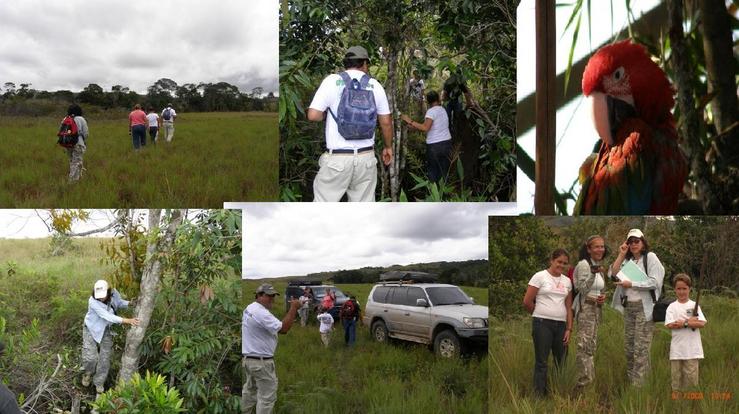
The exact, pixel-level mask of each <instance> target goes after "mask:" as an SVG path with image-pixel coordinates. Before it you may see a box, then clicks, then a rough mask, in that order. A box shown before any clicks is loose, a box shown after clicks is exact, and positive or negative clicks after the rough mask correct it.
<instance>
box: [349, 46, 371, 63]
mask: <svg viewBox="0 0 739 414" xmlns="http://www.w3.org/2000/svg"><path fill="white" fill-rule="evenodd" d="M344 58H346V59H367V60H369V54H368V53H367V49H365V48H363V47H362V46H352V47H350V48H349V49H347V50H346V55H344Z"/></svg>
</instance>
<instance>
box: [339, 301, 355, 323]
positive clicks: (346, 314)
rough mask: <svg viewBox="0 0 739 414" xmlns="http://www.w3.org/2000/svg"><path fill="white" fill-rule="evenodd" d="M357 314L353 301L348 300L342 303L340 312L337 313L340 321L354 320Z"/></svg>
mask: <svg viewBox="0 0 739 414" xmlns="http://www.w3.org/2000/svg"><path fill="white" fill-rule="evenodd" d="M356 313H357V307H356V306H355V305H354V301H353V300H351V299H349V300H347V301H346V302H344V304H343V305H341V311H339V316H341V319H354V317H355V316H356Z"/></svg>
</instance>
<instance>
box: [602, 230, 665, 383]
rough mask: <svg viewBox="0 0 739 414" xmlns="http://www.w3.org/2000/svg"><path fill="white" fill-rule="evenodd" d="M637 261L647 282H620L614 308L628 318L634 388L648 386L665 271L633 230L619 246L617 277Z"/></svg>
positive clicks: (629, 370) (626, 331) (627, 348)
mask: <svg viewBox="0 0 739 414" xmlns="http://www.w3.org/2000/svg"><path fill="white" fill-rule="evenodd" d="M629 261H631V262H633V263H634V264H635V265H636V266H637V267H638V268H639V269H640V270H641V271H642V273H644V275H645V276H646V281H635V282H632V281H630V280H628V279H627V280H623V281H620V282H616V285H617V287H616V290H615V291H614V292H613V303H612V307H613V308H614V309H616V310H617V311H618V312H620V313H622V314H623V315H624V353H625V354H626V375H627V378H628V380H629V383H630V384H631V385H634V386H637V387H640V386H642V385H643V384H644V382H645V380H646V377H647V374H648V373H649V370H650V364H649V353H650V349H651V346H652V339H653V337H654V322H653V320H652V310H653V309H654V303H655V302H657V300H659V295H660V292H662V281H663V280H664V277H665V268H664V267H663V266H662V263H661V262H660V261H659V258H658V257H657V255H656V254H654V252H651V251H649V244H648V243H647V240H646V239H645V238H644V234H643V233H642V232H641V230H639V229H631V230H629V233H628V234H627V235H626V241H624V242H623V243H622V244H621V246H619V252H618V257H616V260H614V262H613V265H611V270H610V272H611V274H613V275H617V274H618V272H619V270H620V269H621V267H622V266H623V265H625V264H626V263H627V262H629Z"/></svg>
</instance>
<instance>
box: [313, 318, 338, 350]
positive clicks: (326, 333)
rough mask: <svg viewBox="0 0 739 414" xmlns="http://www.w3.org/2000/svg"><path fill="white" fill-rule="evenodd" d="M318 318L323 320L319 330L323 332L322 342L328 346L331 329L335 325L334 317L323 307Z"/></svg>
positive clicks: (320, 320)
mask: <svg viewBox="0 0 739 414" xmlns="http://www.w3.org/2000/svg"><path fill="white" fill-rule="evenodd" d="M316 318H318V321H319V322H321V326H320V327H318V331H319V332H320V333H321V342H323V345H324V346H325V347H326V348H328V343H329V341H330V340H331V330H332V329H333V327H334V317H333V316H331V314H330V313H328V310H327V309H326V308H321V313H320V314H318V316H317V317H316Z"/></svg>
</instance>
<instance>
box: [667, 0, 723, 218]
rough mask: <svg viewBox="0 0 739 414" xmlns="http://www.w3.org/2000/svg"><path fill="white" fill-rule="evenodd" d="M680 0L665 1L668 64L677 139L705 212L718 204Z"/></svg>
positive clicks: (696, 194)
mask: <svg viewBox="0 0 739 414" xmlns="http://www.w3.org/2000/svg"><path fill="white" fill-rule="evenodd" d="M683 9H684V4H683V0H670V1H668V2H667V10H668V15H669V17H668V19H669V27H670V44H671V45H672V57H671V58H670V64H671V65H672V68H673V70H674V72H675V84H676V86H677V106H678V108H679V109H680V114H682V115H681V116H682V122H681V123H680V131H679V132H680V141H681V143H682V147H683V149H685V150H686V152H687V155H688V160H689V162H690V171H691V173H692V176H693V179H694V180H695V187H696V188H695V190H696V191H695V194H691V196H697V197H698V199H699V202H700V204H701V206H702V209H703V210H704V211H712V210H713V209H714V208H715V206H712V205H711V204H715V203H717V201H718V200H717V198H716V197H715V196H714V193H713V190H712V187H711V172H710V171H709V169H708V164H707V163H706V158H705V155H706V149H705V147H704V146H703V144H702V143H701V137H702V136H703V135H704V133H703V132H701V127H700V125H701V119H700V114H699V112H698V110H697V109H696V106H695V76H694V70H693V69H694V68H693V65H692V59H691V57H690V50H689V48H688V44H687V40H686V39H685V34H684V32H683V22H684V21H685V17H684V15H683Z"/></svg>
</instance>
